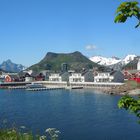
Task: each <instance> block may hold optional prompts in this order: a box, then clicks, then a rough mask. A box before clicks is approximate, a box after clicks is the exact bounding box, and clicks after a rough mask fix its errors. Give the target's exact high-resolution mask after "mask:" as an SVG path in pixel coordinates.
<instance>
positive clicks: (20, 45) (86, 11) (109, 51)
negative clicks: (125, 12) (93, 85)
mask: <svg viewBox="0 0 140 140" xmlns="http://www.w3.org/2000/svg"><path fill="white" fill-rule="evenodd" d="M120 2H121V0H106V1H105V0H0V63H1V62H2V61H3V60H6V59H11V60H12V61H13V62H15V63H21V64H23V65H26V66H30V65H32V64H34V63H37V62H39V61H40V60H41V59H42V58H43V57H44V56H45V55H46V53H47V52H56V53H57V52H59V53H60V52H66V53H69V52H73V51H80V52H82V53H83V54H84V55H86V56H88V57H90V56H94V55H102V56H107V57H111V56H118V57H124V56H125V55H127V54H137V55H139V54H140V41H139V40H140V31H139V29H135V28H134V26H135V25H136V20H135V19H131V20H128V21H127V22H126V23H125V24H115V23H114V17H115V10H116V8H117V6H118V5H119V3H120Z"/></svg>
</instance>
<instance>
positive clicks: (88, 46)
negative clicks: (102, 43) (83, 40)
mask: <svg viewBox="0 0 140 140" xmlns="http://www.w3.org/2000/svg"><path fill="white" fill-rule="evenodd" d="M95 49H97V46H95V45H93V44H90V45H87V46H86V50H95Z"/></svg>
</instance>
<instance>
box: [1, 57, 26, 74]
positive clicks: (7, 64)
mask: <svg viewBox="0 0 140 140" xmlns="http://www.w3.org/2000/svg"><path fill="white" fill-rule="evenodd" d="M0 69H2V70H4V71H8V72H20V71H22V70H24V69H25V66H23V65H21V64H15V63H13V62H12V61H11V60H10V59H8V60H7V61H4V62H3V63H2V64H0Z"/></svg>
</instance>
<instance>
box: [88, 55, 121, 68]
mask: <svg viewBox="0 0 140 140" xmlns="http://www.w3.org/2000/svg"><path fill="white" fill-rule="evenodd" d="M90 60H91V61H93V62H95V63H98V64H100V65H104V66H109V65H113V64H116V63H118V62H120V61H121V59H119V58H116V57H110V58H107V57H102V56H93V57H91V58H90Z"/></svg>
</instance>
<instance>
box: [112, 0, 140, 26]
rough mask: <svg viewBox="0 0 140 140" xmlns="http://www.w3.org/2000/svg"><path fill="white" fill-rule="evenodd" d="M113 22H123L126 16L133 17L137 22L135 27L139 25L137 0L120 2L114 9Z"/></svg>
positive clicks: (139, 8) (139, 11)
mask: <svg viewBox="0 0 140 140" xmlns="http://www.w3.org/2000/svg"><path fill="white" fill-rule="evenodd" d="M116 14H117V15H116V17H115V20H114V22H115V23H124V22H126V20H127V19H128V18H131V17H135V18H136V19H137V20H138V24H137V25H136V26H135V28H137V27H139V26H140V7H139V2H137V1H128V2H122V3H121V4H120V5H119V7H118V8H117V10H116Z"/></svg>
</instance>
